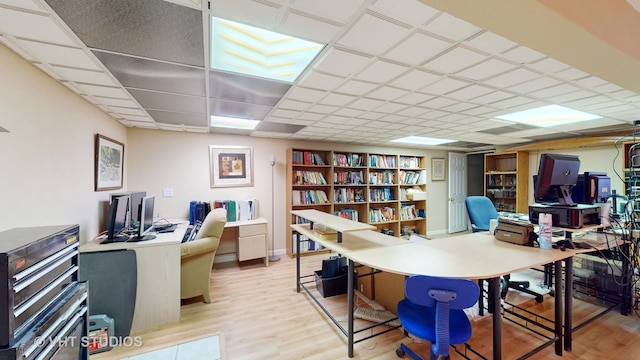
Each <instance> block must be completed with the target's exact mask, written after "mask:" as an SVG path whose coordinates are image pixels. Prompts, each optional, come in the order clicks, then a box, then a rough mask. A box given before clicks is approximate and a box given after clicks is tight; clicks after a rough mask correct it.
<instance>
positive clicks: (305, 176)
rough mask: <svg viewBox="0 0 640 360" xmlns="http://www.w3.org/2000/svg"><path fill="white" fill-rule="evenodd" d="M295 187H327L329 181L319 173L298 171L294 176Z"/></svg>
mask: <svg viewBox="0 0 640 360" xmlns="http://www.w3.org/2000/svg"><path fill="white" fill-rule="evenodd" d="M293 184H294V185H327V180H326V179H325V178H324V175H322V173H321V172H319V171H301V170H298V171H296V172H295V174H294V175H293Z"/></svg>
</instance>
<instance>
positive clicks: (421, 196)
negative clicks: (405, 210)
mask: <svg viewBox="0 0 640 360" xmlns="http://www.w3.org/2000/svg"><path fill="white" fill-rule="evenodd" d="M407 199H409V200H412V201H417V200H427V193H426V192H413V193H407Z"/></svg>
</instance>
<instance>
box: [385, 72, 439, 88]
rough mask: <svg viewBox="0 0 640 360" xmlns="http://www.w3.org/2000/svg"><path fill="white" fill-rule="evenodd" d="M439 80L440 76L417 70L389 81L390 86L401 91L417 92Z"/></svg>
mask: <svg viewBox="0 0 640 360" xmlns="http://www.w3.org/2000/svg"><path fill="white" fill-rule="evenodd" d="M441 78H442V76H441V75H436V74H434V73H431V72H427V71H423V70H419V69H412V70H410V71H408V72H407V73H405V74H404V75H402V76H400V77H398V78H397V79H395V80H393V81H391V82H390V84H391V85H394V86H397V87H400V88H403V89H408V90H418V89H420V88H423V87H425V86H426V85H429V84H431V83H433V82H435V81H437V80H439V79H441Z"/></svg>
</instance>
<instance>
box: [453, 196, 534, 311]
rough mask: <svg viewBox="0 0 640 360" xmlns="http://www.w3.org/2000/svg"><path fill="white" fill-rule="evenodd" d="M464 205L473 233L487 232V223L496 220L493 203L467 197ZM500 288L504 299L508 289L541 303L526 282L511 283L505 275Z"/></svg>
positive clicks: (486, 198) (479, 197)
mask: <svg viewBox="0 0 640 360" xmlns="http://www.w3.org/2000/svg"><path fill="white" fill-rule="evenodd" d="M464 203H465V205H466V207H467V214H468V215H469V220H470V221H471V229H472V231H473V232H481V231H489V221H490V220H491V219H497V218H498V211H497V210H496V207H495V206H494V205H493V202H491V200H490V199H489V198H488V197H486V196H468V197H467V198H466V199H465V200H464ZM501 285H502V288H501V290H500V296H501V297H502V298H503V299H504V298H505V297H506V296H507V291H508V290H509V289H514V290H518V291H520V292H523V293H526V294H529V295H533V296H535V297H536V301H537V302H542V294H539V293H537V292H535V291H533V290H530V289H529V285H530V284H529V282H528V281H512V280H510V275H505V276H503V277H502V279H501Z"/></svg>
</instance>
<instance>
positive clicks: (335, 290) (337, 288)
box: [315, 270, 347, 298]
mask: <svg viewBox="0 0 640 360" xmlns="http://www.w3.org/2000/svg"><path fill="white" fill-rule="evenodd" d="M315 278H316V289H318V292H319V293H320V295H322V297H323V298H326V297H329V296H335V295H340V294H346V293H347V274H346V273H345V274H343V275H340V276H336V277H331V278H323V277H322V270H317V271H316V272H315Z"/></svg>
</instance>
